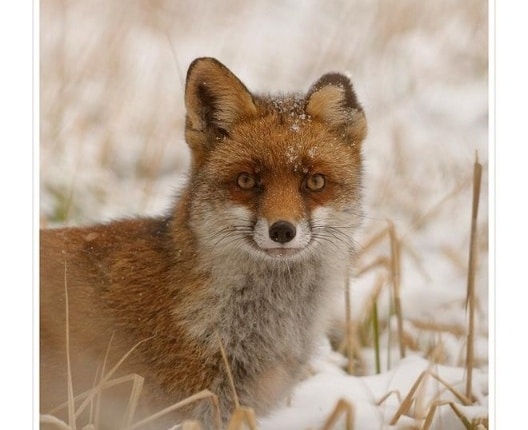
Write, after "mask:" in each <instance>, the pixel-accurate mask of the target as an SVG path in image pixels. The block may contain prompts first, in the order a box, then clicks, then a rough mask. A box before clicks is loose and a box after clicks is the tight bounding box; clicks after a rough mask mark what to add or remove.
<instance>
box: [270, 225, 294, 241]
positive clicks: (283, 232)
mask: <svg viewBox="0 0 528 430" xmlns="http://www.w3.org/2000/svg"><path fill="white" fill-rule="evenodd" d="M269 235H270V238H271V240H273V241H274V242H279V243H286V242H289V241H290V240H292V239H293V238H294V237H295V227H294V226H293V225H292V224H290V223H289V222H287V221H277V222H275V223H273V224H272V225H271V227H270V229H269Z"/></svg>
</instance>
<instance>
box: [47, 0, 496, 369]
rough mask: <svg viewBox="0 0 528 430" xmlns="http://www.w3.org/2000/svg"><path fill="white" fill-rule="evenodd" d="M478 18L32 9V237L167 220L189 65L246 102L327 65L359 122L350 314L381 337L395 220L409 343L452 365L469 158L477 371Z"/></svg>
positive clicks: (356, 6)
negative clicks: (203, 64)
mask: <svg viewBox="0 0 528 430" xmlns="http://www.w3.org/2000/svg"><path fill="white" fill-rule="evenodd" d="M487 8H488V5H487V2H485V1H482V0H464V1H459V0H428V1H421V0H398V1H397V2H395V1H391V0H335V1H322V0H304V1H294V0H285V1H264V0H253V1H243V0H224V1H205V0H195V1H192V2H190V1H182V0H151V1H148V0H131V1H126V2H125V1H117V0H104V1H103V0H42V1H41V2H40V14H41V21H40V31H41V35H40V76H41V78H40V198H41V208H40V215H41V225H42V226H43V227H51V226H56V225H77V224H83V223H91V222H96V221H106V220H109V219H113V218H119V217H124V216H131V215H133V214H141V215H152V214H160V213H163V212H164V211H166V210H167V209H168V208H170V206H171V202H172V200H173V195H174V191H175V190H176V189H177V188H178V186H179V185H181V183H182V181H183V180H184V178H185V172H186V168H187V166H188V163H189V154H188V149H187V147H186V144H185V142H184V139H183V131H184V117H185V110H184V103H183V89H184V80H185V74H186V70H187V67H188V65H189V64H190V62H191V61H192V60H193V59H194V58H196V57H201V56H212V57H216V58H217V59H219V60H220V61H221V62H223V63H224V64H225V65H226V66H227V67H229V68H230V69H231V70H232V71H233V72H234V73H235V74H236V75H237V76H238V77H239V78H240V79H241V80H242V81H243V82H244V83H245V84H246V86H247V87H248V88H249V89H250V90H252V91H255V92H286V91H302V92H304V91H306V90H307V89H308V88H309V87H310V85H311V84H312V83H313V82H315V81H316V80H317V78H318V77H319V76H320V75H322V74H324V73H326V72H328V71H338V72H342V73H346V74H347V75H348V76H350V78H351V79H352V81H353V83H354V86H355V89H356V92H357V94H358V97H359V100H360V101H361V103H362V104H363V106H364V109H365V112H366V115H367V120H368V123H369V135H368V137H367V140H366V142H365V144H364V157H365V191H364V194H365V207H366V219H365V223H364V228H363V231H362V233H361V234H360V236H359V237H358V238H357V241H358V244H359V247H360V248H359V249H360V251H359V255H358V259H357V262H356V265H355V269H354V276H355V280H354V282H353V283H352V288H351V297H352V300H351V302H352V305H353V309H352V315H353V317H354V319H357V320H358V321H365V320H367V319H368V315H367V314H366V313H365V309H366V303H368V300H372V298H375V299H376V300H378V302H379V304H380V314H381V315H386V316H387V318H386V319H387V322H388V325H387V327H389V328H390V319H391V315H393V314H392V310H391V304H390V300H389V298H387V297H388V296H389V295H390V294H389V289H388V288H384V285H385V284H386V283H388V282H389V280H387V279H388V278H390V273H389V269H388V268H387V266H388V265H389V264H388V263H387V262H388V261H389V260H390V258H391V253H390V246H389V243H388V242H389V238H388V226H390V225H393V226H394V232H395V234H396V237H397V240H398V244H399V246H400V254H401V270H400V274H401V294H402V304H403V311H404V315H405V320H406V325H405V330H406V333H407V335H408V342H409V346H410V347H412V348H414V349H415V350H417V351H422V354H423V355H424V356H426V357H427V358H428V359H430V360H431V361H433V362H439V363H445V364H450V365H455V366H457V365H462V364H463V361H464V351H463V348H464V345H465V337H464V333H465V325H466V314H465V288H466V282H467V276H468V275H467V274H468V249H469V237H470V216H471V195H472V180H473V163H474V161H475V157H476V155H477V154H478V159H479V161H480V163H481V164H482V166H483V178H482V189H481V195H480V207H479V218H478V225H477V233H478V235H477V237H478V241H477V250H478V256H477V263H478V265H477V271H476V287H477V309H478V312H477V338H476V363H477V364H478V366H479V367H480V368H481V369H483V370H484V371H486V370H487V358H488V357H487V338H488V319H487V318H488V312H487V309H488V301H487V298H488V294H487V288H488V261H487V258H488V199H487V197H488V193H487V190H488V182H487V181H488V174H487V173H488V9H487ZM385 296H387V297H385ZM339 312H340V311H339V310H336V313H337V314H339ZM364 334H365V333H364ZM367 337H368V336H367ZM367 337H365V338H364V339H363V340H362V342H363V344H362V346H363V352H364V355H366V356H367V357H368V355H369V351H370V349H369V348H370V347H371V345H370V344H369V341H368V339H367ZM387 342H389V341H387ZM364 361H365V363H364V366H363V370H362V372H364V373H370V372H371V371H372V369H371V367H372V364H371V363H372V360H369V359H365V360H364Z"/></svg>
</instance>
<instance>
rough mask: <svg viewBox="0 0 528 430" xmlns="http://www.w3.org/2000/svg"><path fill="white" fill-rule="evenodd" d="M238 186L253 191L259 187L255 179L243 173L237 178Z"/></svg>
mask: <svg viewBox="0 0 528 430" xmlns="http://www.w3.org/2000/svg"><path fill="white" fill-rule="evenodd" d="M237 185H238V186H239V187H240V188H242V189H243V190H251V189H253V188H255V186H256V185H257V181H256V180H255V177H254V176H252V175H250V174H249V173H241V174H240V175H238V178H237Z"/></svg>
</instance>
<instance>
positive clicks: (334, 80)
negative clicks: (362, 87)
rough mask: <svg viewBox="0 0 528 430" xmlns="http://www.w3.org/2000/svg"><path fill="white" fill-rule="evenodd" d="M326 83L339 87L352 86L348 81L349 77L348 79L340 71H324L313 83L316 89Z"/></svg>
mask: <svg viewBox="0 0 528 430" xmlns="http://www.w3.org/2000/svg"><path fill="white" fill-rule="evenodd" d="M327 85H332V86H334V87H339V88H346V87H352V83H351V82H350V79H348V78H347V77H346V76H345V75H343V74H341V73H335V72H332V73H326V74H324V75H323V76H321V77H320V78H319V80H318V81H317V83H316V84H315V87H316V88H317V89H319V88H322V87H325V86H327Z"/></svg>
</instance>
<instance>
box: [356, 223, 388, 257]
mask: <svg viewBox="0 0 528 430" xmlns="http://www.w3.org/2000/svg"><path fill="white" fill-rule="evenodd" d="M386 234H387V229H386V228H383V229H381V230H379V231H378V232H377V233H375V234H374V235H373V236H372V237H371V238H370V239H369V240H367V242H366V243H365V244H364V245H363V246H361V247H360V251H359V253H360V254H361V255H364V254H365V253H366V252H367V251H368V250H369V249H370V248H372V247H373V246H375V245H377V244H378V243H379V242H381V241H382V240H383V238H384V237H385V235H386Z"/></svg>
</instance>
